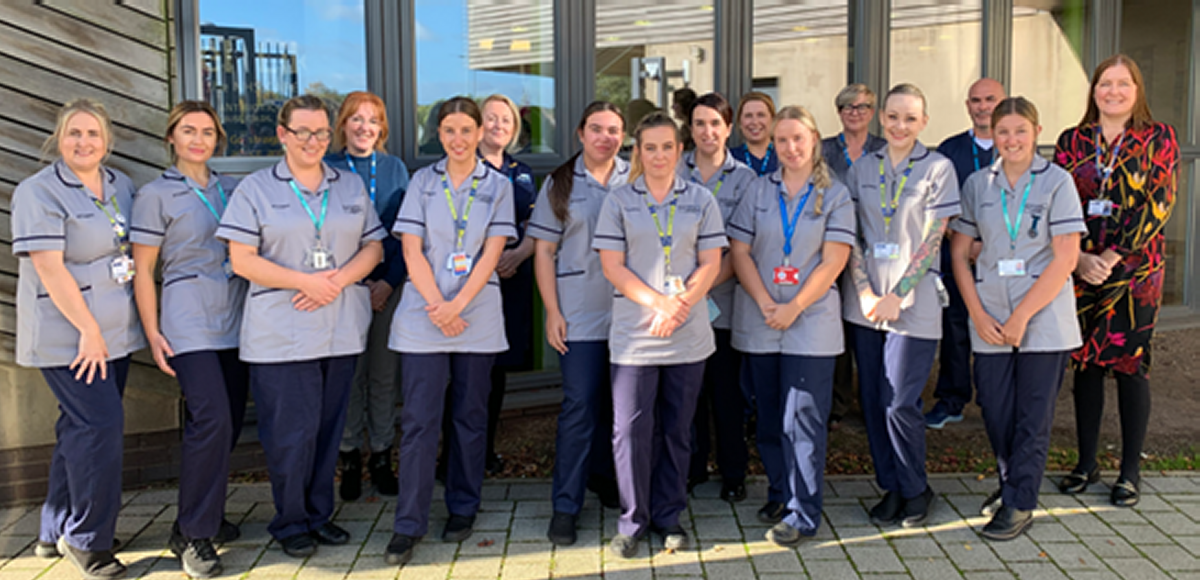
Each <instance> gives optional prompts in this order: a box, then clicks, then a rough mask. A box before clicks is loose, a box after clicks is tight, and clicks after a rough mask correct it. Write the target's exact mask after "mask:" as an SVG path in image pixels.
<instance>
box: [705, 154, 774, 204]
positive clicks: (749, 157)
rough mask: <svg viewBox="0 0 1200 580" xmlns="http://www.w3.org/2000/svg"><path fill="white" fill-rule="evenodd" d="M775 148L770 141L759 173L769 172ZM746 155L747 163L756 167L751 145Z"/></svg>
mask: <svg viewBox="0 0 1200 580" xmlns="http://www.w3.org/2000/svg"><path fill="white" fill-rule="evenodd" d="M774 150H775V144H774V143H770V144H768V145H767V152H766V153H764V154H763V158H762V164H761V165H760V166H759V168H758V174H759V175H763V174H765V173H766V172H767V164H768V163H770V162H771V152H772V151H774ZM744 157H745V158H746V165H749V166H750V167H751V168H753V167H754V161H753V159H754V155H753V154H752V153H750V146H749V145H747V146H746V151H745V156H744ZM714 193H715V192H714Z"/></svg>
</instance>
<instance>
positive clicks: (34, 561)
mask: <svg viewBox="0 0 1200 580" xmlns="http://www.w3.org/2000/svg"><path fill="white" fill-rule="evenodd" d="M56 561H57V560H48V559H46V558H39V557H37V556H36V555H34V553H33V549H32V548H30V549H26V550H25V551H23V552H21V553H20V554H19V555H18V556H17V557H15V558H12V559H11V560H7V561H5V562H0V570H45V569H46V568H48V567H50V565H51V564H53V563H54V562H56Z"/></svg>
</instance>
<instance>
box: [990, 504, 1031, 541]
mask: <svg viewBox="0 0 1200 580" xmlns="http://www.w3.org/2000/svg"><path fill="white" fill-rule="evenodd" d="M1031 525H1033V512H1031V511H1027V510H1019V509H1017V508H1015V507H1013V506H1011V505H1002V506H1000V509H999V510H996V515H994V516H992V521H990V522H988V523H987V525H986V526H983V531H982V532H980V534H981V535H982V536H983V537H985V538H987V539H989V540H995V541H998V542H1003V541H1007V540H1011V539H1013V538H1015V537H1017V536H1019V535H1021V534H1023V533H1025V530H1027V529H1029V526H1031Z"/></svg>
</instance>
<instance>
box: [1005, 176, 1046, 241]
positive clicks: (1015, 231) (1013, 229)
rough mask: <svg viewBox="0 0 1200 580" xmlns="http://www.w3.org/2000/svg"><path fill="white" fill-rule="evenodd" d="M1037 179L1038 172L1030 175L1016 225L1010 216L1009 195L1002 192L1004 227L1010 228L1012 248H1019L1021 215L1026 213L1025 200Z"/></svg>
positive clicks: (1009, 235) (1009, 234)
mask: <svg viewBox="0 0 1200 580" xmlns="http://www.w3.org/2000/svg"><path fill="white" fill-rule="evenodd" d="M1035 179H1037V175H1036V174H1032V173H1031V174H1030V175H1029V183H1027V184H1025V193H1023V194H1021V207H1020V208H1019V209H1017V223H1016V224H1015V225H1014V224H1013V222H1012V219H1010V218H1009V217H1008V196H1007V195H1005V194H1004V192H1003V191H1001V192H1000V206H1001V209H1002V210H1004V227H1005V229H1007V230H1008V239H1009V242H1008V248H1009V249H1010V250H1016V249H1017V236H1018V235H1019V234H1020V233H1021V217H1022V216H1023V215H1024V214H1025V202H1027V201H1029V190H1031V189H1033V182H1034V180H1035Z"/></svg>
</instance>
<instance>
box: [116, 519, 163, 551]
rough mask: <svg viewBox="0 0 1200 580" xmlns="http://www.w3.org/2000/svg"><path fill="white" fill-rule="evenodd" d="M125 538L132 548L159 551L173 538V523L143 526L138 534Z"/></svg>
mask: <svg viewBox="0 0 1200 580" xmlns="http://www.w3.org/2000/svg"><path fill="white" fill-rule="evenodd" d="M125 538H126V541H127V544H128V545H129V546H130V547H131V548H132V549H135V550H154V551H158V550H161V549H162V548H165V547H166V546H167V542H168V541H169V540H170V539H171V524H168V523H154V524H150V525H148V526H146V527H144V528H142V530H141V531H140V532H138V534H137V535H136V536H132V537H131V536H126V537H125Z"/></svg>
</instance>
